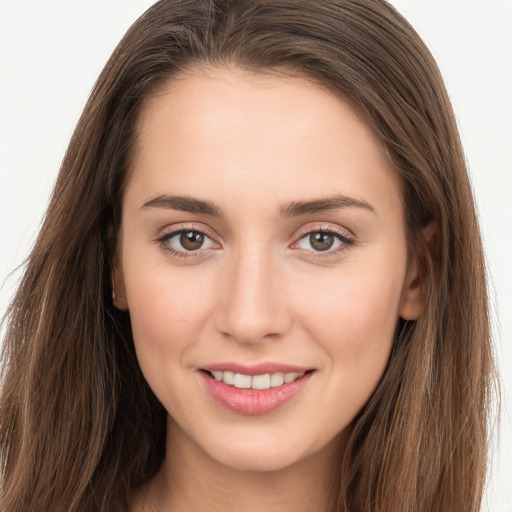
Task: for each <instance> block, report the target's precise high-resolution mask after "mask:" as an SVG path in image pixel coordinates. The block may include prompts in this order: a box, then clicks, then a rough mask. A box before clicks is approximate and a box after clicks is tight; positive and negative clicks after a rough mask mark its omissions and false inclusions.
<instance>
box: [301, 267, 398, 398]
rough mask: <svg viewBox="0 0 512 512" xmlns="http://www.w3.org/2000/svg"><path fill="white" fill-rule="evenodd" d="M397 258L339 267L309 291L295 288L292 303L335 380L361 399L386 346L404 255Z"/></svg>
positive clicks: (383, 361)
mask: <svg viewBox="0 0 512 512" xmlns="http://www.w3.org/2000/svg"><path fill="white" fill-rule="evenodd" d="M402 263H403V264H402V265H397V266H394V267H393V268H383V267H382V265H380V266H379V265H374V266H373V267H372V266H368V267H366V268H367V269H368V270H364V271H356V270H354V271H345V272H343V273H342V275H341V274H340V276H339V278H338V279H329V280H324V281H323V286H321V287H318V286H317V287H313V288H311V289H312V290H313V292H312V293H309V294H307V295H306V294H298V293H297V294H296V297H298V298H299V299H298V300H300V301H301V303H298V305H297V307H296V309H297V310H300V311H303V313H304V314H303V316H302V318H301V322H302V324H303V326H305V328H306V329H307V330H308V334H309V337H310V338H311V339H314V340H315V342H316V344H317V345H318V346H320V347H321V348H322V350H323V352H324V353H325V354H326V356H327V358H328V363H327V365H328V366H329V367H331V369H332V370H333V372H334V373H333V377H334V378H335V379H336V382H337V385H338V386H340V387H342V388H344V389H345V390H348V391H349V393H350V389H352V390H353V392H354V393H355V394H357V395H358V400H362V401H363V402H366V400H367V398H368V397H369V394H371V392H372V391H373V389H374V388H375V386H376V385H377V383H378V382H379V380H380V378H381V376H382V374H383V372H384V369H385V367H386V365H387V361H388V359H389V355H390V352H391V347H392V343H393V339H394V334H395V329H396V325H397V321H398V317H399V306H400V298H401V293H402V286H403V279H404V275H405V265H406V263H405V258H404V259H403V262H402ZM317 284H318V283H317ZM356 383H357V384H358V386H356V387H354V384H356ZM345 386H348V388H347V387H345ZM356 388H357V389H356ZM359 393H360V395H359ZM365 395H367V396H365ZM361 405H362V404H361Z"/></svg>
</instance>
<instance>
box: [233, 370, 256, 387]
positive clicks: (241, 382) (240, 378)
mask: <svg viewBox="0 0 512 512" xmlns="http://www.w3.org/2000/svg"><path fill="white" fill-rule="evenodd" d="M251 380H252V379H251V376H250V375H243V374H242V373H235V379H234V382H233V384H234V386H235V388H239V389H249V388H250V387H251Z"/></svg>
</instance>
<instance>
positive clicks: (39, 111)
mask: <svg viewBox="0 0 512 512" xmlns="http://www.w3.org/2000/svg"><path fill="white" fill-rule="evenodd" d="M152 3H153V0H87V1H81V2H78V1H76V0H60V1H59V0H0V285H1V284H3V287H2V289H1V290H0V313H2V312H3V311H5V309H6V306H7V303H8V300H9V297H10V296H11V294H12V291H13V290H14V288H15V284H16V280H17V274H16V273H14V274H12V275H11V277H10V278H8V275H9V273H10V272H11V271H13V270H14V269H15V268H16V267H17V266H18V265H19V264H20V263H21V262H22V261H23V258H24V257H25V256H26V255H27V253H28V250H29V248H30V247H31V245H32V243H33V242H34V239H35V237H36V235H37V232H38V227H39V225H40V222H41V218H42V216H43V213H44V211H45V208H46V206H47V201H48V198H49V195H50V191H51V188H52V185H53V182H54V180H55V178H56V175H57V171H58V168H59V165H60V162H61V160H62V157H63V155H64V151H65V149H66V146H67V143H68V141H69V138H70V136H71V133H72V130H73V128H74V125H75V124H76V122H77V120H78V117H79V115H80V112H81V110H82V108H83V106H84V104H85V101H86V99H87V96H88V94H89V91H90V89H91V87H92V85H93V83H94V81H95V79H96V77H97V76H98V74H99V72H100V71H101V69H102V67H103V65H104V64H105V62H106V60H107V58H108V57H109V55H110V53H111V52H112V50H113V49H114V47H115V46H116V44H117V42H118V41H119V39H120V38H121V36H122V35H123V34H124V32H125V31H126V29H127V28H128V26H129V25H130V24H131V23H132V22H133V21H134V20H135V19H136V18H137V17H138V16H139V15H140V14H141V13H142V12H143V11H144V10H145V9H146V8H147V7H149V5H151V4H152ZM391 3H392V4H393V5H395V6H396V7H397V8H398V10H400V11H401V12H402V14H404V15H405V17H406V18H407V19H408V20H409V21H410V22H411V23H412V24H413V26H414V27H415V28H416V30H417V31H418V32H419V34H420V35H421V36H422V37H423V39H424V40H425V42H426V43H427V45H428V46H429V47H430V49H431V51H432V52H433V54H434V56H435V57H436V59H437V61H438V64H439V65H440V67H441V71H442V72H443V75H444V77H445V80H446V83H447V87H448V91H449V93H450V96H451V98H452V101H453V105H454V108H455V112H456V115H457V119H458V122H459V126H460V129H461V133H462V139H463V144H464V147H465V149H466V155H467V159H468V163H469V168H470V173H471V178H472V181H473V185H474V188H475V194H476V198H477V204H478V210H479V214H480V219H481V223H482V229H483V236H484V241H485V245H486V252H487V257H488V265H489V271H490V274H491V278H492V283H491V297H492V301H493V319H494V324H495V336H496V353H497V356H498V364H499V367H500V370H501V375H502V379H503V390H504V393H503V395H504V405H503V411H502V419H501V428H500V431H499V435H496V438H497V443H498V449H497V450H496V452H497V453H496V454H495V456H494V460H493V462H492V474H491V477H490V479H489V485H488V491H487V497H486V504H485V507H484V510H486V511H488V512H512V421H511V418H512V411H511V408H512V347H511V344H510V340H511V337H512V319H511V317H512V315H511V314H510V313H512V272H511V270H510V265H511V263H510V260H511V259H512V243H511V240H512V230H511V227H510V225H511V224H512V201H511V196H512V178H511V172H512V151H511V146H512V0H485V1H482V0H429V1H427V0H392V1H391ZM418 512H422V511H418Z"/></svg>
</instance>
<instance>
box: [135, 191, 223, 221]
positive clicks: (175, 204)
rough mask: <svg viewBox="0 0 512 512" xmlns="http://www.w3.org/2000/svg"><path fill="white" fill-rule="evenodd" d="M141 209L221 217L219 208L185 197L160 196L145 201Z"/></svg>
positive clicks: (206, 202)
mask: <svg viewBox="0 0 512 512" xmlns="http://www.w3.org/2000/svg"><path fill="white" fill-rule="evenodd" d="M141 208H168V209H171V210H179V211H182V212H188V213H199V214H202V215H210V216H212V217H222V215H223V213H222V210H221V209H220V207H219V206H217V205H216V204H215V203H211V202H210V201H201V200H199V199H193V198H192V197H187V196H168V195H162V196H158V197H155V198H153V199H150V200H149V201H146V202H145V203H144V204H143V205H142V207H141Z"/></svg>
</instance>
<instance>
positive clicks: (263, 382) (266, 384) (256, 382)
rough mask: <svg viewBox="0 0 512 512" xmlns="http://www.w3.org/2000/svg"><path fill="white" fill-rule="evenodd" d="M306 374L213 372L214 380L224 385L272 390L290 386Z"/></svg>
mask: <svg viewBox="0 0 512 512" xmlns="http://www.w3.org/2000/svg"><path fill="white" fill-rule="evenodd" d="M305 373H306V372H300V373H299V372H289V373H282V372H277V373H272V374H270V373H265V374H263V375H253V376H251V375H244V374H243V373H234V372H221V371H218V370H215V371H212V372H211V374H212V376H213V378H214V379H215V380H217V381H219V382H220V381H222V382H224V384H228V385H229V386H234V387H235V388H239V389H270V388H271V387H272V388H275V387H278V386H282V385H283V384H289V383H290V382H293V381H294V380H297V379H299V378H300V377H302V376H303V375H304V374H305Z"/></svg>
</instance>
